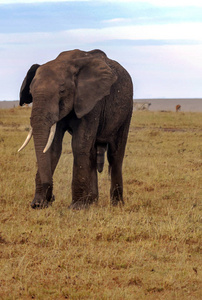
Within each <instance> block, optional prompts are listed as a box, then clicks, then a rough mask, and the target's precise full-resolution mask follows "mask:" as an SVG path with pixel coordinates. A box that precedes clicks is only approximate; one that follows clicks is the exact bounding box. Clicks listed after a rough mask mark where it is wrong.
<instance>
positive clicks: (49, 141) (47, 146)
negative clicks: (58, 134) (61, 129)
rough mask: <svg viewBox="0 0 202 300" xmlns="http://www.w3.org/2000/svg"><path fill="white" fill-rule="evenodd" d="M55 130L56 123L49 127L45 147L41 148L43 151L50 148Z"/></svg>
mask: <svg viewBox="0 0 202 300" xmlns="http://www.w3.org/2000/svg"><path fill="white" fill-rule="evenodd" d="M55 131H56V123H55V124H53V125H52V127H51V130H50V134H49V138H48V142H47V144H46V147H45V148H44V150H43V153H46V151H48V149H49V148H50V146H51V144H52V142H53V139H54V136H55Z"/></svg>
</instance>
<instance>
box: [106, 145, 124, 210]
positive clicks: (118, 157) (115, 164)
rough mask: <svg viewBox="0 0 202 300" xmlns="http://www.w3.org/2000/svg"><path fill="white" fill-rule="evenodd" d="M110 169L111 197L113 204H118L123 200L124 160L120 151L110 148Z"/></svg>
mask: <svg viewBox="0 0 202 300" xmlns="http://www.w3.org/2000/svg"><path fill="white" fill-rule="evenodd" d="M108 161H109V171H110V175H111V188H110V199H111V204H112V205H113V206H116V205H117V204H118V203H119V202H121V203H123V204H124V201H123V179H122V162H123V155H122V154H121V153H119V152H117V153H110V147H109V150H108Z"/></svg>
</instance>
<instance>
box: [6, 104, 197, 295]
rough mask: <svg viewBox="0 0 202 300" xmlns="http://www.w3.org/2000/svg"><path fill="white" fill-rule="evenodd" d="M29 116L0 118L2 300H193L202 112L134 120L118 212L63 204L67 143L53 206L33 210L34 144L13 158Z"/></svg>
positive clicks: (19, 111) (106, 205)
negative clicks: (73, 207) (80, 208)
mask: <svg viewBox="0 0 202 300" xmlns="http://www.w3.org/2000/svg"><path fill="white" fill-rule="evenodd" d="M30 112H31V111H30V109H29V108H27V109H26V108H25V109H23V108H15V109H11V110H0V144H1V147H0V166H1V172H0V189H1V193H0V212H1V223H0V224H1V227H0V299H97V300H100V299H111V300H113V299H114V300H122V299H131V300H132V299H166V300H167V299H168V300H169V299H201V295H202V258H201V251H202V247H201V241H202V236H201V229H202V228H201V213H202V206H201V204H202V203H201V199H202V177H201V167H202V113H174V112H149V111H147V112H144V111H143V112H134V114H133V119H132V123H131V128H130V134H129V139H128V144H127V149H126V154H125V160H124V166H123V175H124V196H125V197H124V198H125V206H124V207H116V208H112V207H110V202H109V187H110V182H109V177H108V170H107V169H108V168H107V162H106V164H105V169H104V171H103V173H102V174H100V175H99V187H100V189H99V191H100V199H99V202H98V204H97V205H96V206H92V207H91V208H90V209H88V210H84V211H72V210H68V206H69V204H70V202H71V176H72V175H71V173H72V153H71V144H70V136H69V135H68V134H66V135H65V139H64V143H63V154H62V157H61V159H60V162H59V165H58V167H57V170H56V172H55V175H54V183H55V184H54V194H55V196H56V201H55V202H54V203H53V205H52V207H49V208H48V209H44V210H33V209H31V207H30V202H31V200H32V198H33V194H34V178H35V172H36V160H35V152H34V146H33V141H31V143H30V144H29V145H28V146H27V148H26V149H24V150H23V151H22V152H20V153H17V150H18V148H19V147H20V146H21V144H22V143H23V141H24V139H25V137H26V135H27V131H28V128H29V117H30Z"/></svg>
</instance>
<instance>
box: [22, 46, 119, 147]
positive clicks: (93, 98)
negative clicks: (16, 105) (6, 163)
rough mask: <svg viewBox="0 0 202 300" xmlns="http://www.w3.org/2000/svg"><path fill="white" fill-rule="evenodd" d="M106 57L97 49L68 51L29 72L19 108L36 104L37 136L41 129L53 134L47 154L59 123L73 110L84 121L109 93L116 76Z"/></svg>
mask: <svg viewBox="0 0 202 300" xmlns="http://www.w3.org/2000/svg"><path fill="white" fill-rule="evenodd" d="M93 54H94V55H93ZM96 54H97V55H96ZM100 56H102V59H100ZM104 56H105V54H104V53H103V52H101V51H97V50H94V51H91V52H83V51H80V50H74V51H67V52H63V53H61V54H60V55H59V56H58V57H57V58H56V59H55V60H53V61H51V62H48V63H46V64H44V65H41V66H40V65H38V64H34V65H33V66H31V68H30V69H29V70H28V72H27V75H26V77H25V79H24V81H23V83H22V86H21V89H20V105H21V106H22V105H23V104H25V103H26V104H29V103H31V102H33V107H32V115H31V127H32V128H36V130H35V131H36V134H38V133H39V132H40V131H42V130H46V131H47V134H46V135H49V132H50V136H49V139H48V138H46V140H47V146H44V150H43V151H44V152H46V151H47V150H48V148H49V147H50V145H51V141H52V140H53V138H54V132H55V129H56V123H57V122H58V121H59V120H61V119H62V118H63V117H65V116H67V115H68V114H69V113H70V112H71V111H72V110H74V112H75V114H76V116H77V118H82V117H83V116H84V115H86V114H88V113H89V112H90V111H91V110H92V109H93V108H94V106H95V105H96V103H97V102H98V101H99V100H101V99H102V98H103V97H104V96H106V95H109V94H110V89H111V86H112V84H113V83H114V82H115V81H116V79H117V77H116V75H115V74H113V72H112V70H111V68H110V67H109V66H108V65H107V63H106V62H105V61H104V60H103V57H104ZM32 132H33V129H31V131H30V133H29V134H28V137H27V140H26V141H25V143H24V144H23V146H22V147H21V148H20V149H19V151H21V150H22V149H23V148H24V147H25V146H26V144H27V143H28V142H29V140H30V138H31V136H32ZM43 136H44V134H43ZM40 144H41V145H42V144H44V141H41V142H40Z"/></svg>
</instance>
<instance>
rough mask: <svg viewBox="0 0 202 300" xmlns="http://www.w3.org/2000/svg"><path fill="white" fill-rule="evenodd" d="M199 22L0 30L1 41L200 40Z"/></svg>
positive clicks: (200, 24)
mask: <svg viewBox="0 0 202 300" xmlns="http://www.w3.org/2000/svg"><path fill="white" fill-rule="evenodd" d="M201 32H202V23H180V24H164V25H161V26H158V25H149V26H148V25H141V26H140V25H137V26H117V27H106V28H101V29H88V28H86V29H85V28H83V29H73V30H67V31H60V32H50V33H47V32H46V33H43V32H41V33H11V34H8V33H7V34H0V40H1V44H2V45H3V44H4V45H6V44H21V45H22V44H25V45H28V44H35V45H36V44H38V46H39V45H41V44H45V43H54V44H55V43H61V41H68V43H69V44H72V43H85V44H89V43H94V42H104V41H109V40H117V39H118V40H121V39H123V40H169V39H171V40H176V41H177V40H195V41H199V42H202V36H201Z"/></svg>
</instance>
